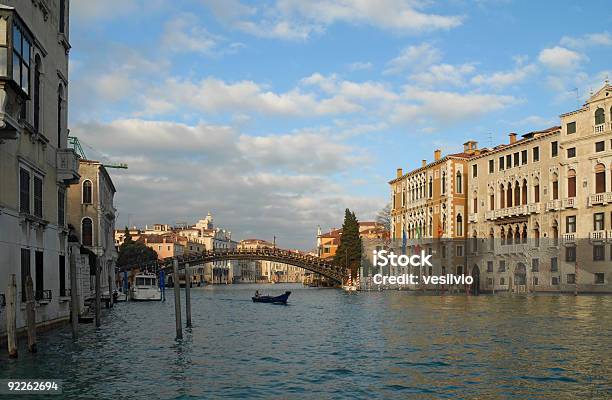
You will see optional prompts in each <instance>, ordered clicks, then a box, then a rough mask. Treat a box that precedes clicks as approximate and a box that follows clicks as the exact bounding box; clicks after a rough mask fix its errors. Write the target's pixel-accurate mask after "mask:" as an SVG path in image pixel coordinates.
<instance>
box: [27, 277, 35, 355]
mask: <svg viewBox="0 0 612 400" xmlns="http://www.w3.org/2000/svg"><path fill="white" fill-rule="evenodd" d="M26 323H27V329H28V351H29V352H30V353H36V350H37V349H36V299H35V298H34V283H33V282H32V277H31V276H30V275H28V276H27V278H26Z"/></svg>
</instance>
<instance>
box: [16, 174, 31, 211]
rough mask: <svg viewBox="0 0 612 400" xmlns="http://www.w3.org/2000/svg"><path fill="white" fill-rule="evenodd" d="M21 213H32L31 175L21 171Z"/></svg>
mask: <svg viewBox="0 0 612 400" xmlns="http://www.w3.org/2000/svg"><path fill="white" fill-rule="evenodd" d="M19 211H20V212H23V213H28V214H29V213H30V173H29V172H28V171H27V170H25V169H23V168H20V169H19Z"/></svg>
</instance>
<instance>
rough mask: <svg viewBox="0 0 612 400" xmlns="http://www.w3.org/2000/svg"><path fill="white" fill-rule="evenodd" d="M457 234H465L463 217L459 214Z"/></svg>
mask: <svg viewBox="0 0 612 400" xmlns="http://www.w3.org/2000/svg"><path fill="white" fill-rule="evenodd" d="M457 236H463V217H461V214H457Z"/></svg>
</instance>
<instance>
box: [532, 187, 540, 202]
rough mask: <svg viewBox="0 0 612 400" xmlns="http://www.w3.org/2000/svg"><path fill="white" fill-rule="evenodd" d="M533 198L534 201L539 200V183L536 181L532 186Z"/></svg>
mask: <svg viewBox="0 0 612 400" xmlns="http://www.w3.org/2000/svg"><path fill="white" fill-rule="evenodd" d="M533 200H534V201H535V202H536V203H539V202H540V184H539V183H536V184H535V185H534V187H533Z"/></svg>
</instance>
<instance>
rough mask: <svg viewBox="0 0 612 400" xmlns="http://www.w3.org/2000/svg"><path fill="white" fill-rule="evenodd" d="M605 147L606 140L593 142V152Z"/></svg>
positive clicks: (602, 149)
mask: <svg viewBox="0 0 612 400" xmlns="http://www.w3.org/2000/svg"><path fill="white" fill-rule="evenodd" d="M605 149H606V142H604V141H603V140H602V141H601V142H596V143H595V152H596V153H599V152H600V151H604V150H605Z"/></svg>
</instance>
